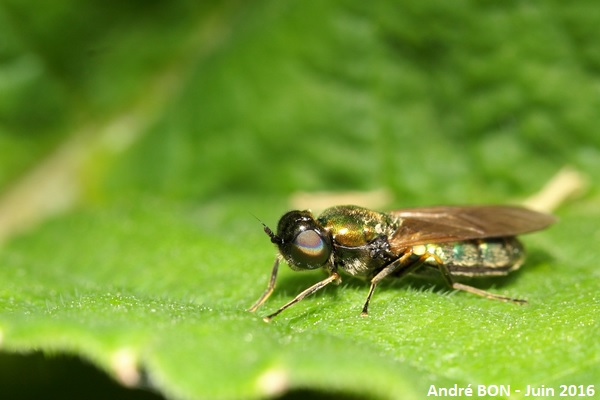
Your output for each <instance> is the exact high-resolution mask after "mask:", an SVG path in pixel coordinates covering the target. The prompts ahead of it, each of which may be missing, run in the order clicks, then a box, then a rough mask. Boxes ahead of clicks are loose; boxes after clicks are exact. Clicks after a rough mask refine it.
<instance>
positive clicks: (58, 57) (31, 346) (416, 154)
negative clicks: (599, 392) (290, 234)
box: [0, 0, 600, 398]
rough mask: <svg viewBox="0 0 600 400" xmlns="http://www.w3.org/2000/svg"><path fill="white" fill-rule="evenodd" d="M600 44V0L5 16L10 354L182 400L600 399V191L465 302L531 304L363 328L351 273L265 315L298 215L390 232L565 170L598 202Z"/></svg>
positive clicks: (6, 335) (421, 286) (410, 291)
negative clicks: (373, 194) (382, 217)
mask: <svg viewBox="0 0 600 400" xmlns="http://www.w3.org/2000/svg"><path fill="white" fill-rule="evenodd" d="M599 22H600V15H599V14H598V12H597V11H596V7H595V5H593V3H592V2H591V1H590V2H582V3H578V5H577V6H572V5H568V6H567V5H562V3H560V4H559V3H557V4H552V3H547V4H521V3H502V4H499V5H492V4H489V5H486V4H470V3H467V2H453V3H452V5H449V4H446V3H444V2H429V3H423V2H417V1H415V2H409V3H406V4H403V5H401V6H400V5H398V4H396V3H395V2H391V1H390V2H388V1H383V2H378V3H377V4H369V5H366V4H363V3H362V2H359V1H343V2H336V3H335V4H334V3H332V2H316V1H308V2H302V3H297V4H296V3H293V2H280V1H279V2H277V1H260V2H253V3H252V4H246V3H243V2H242V3H240V2H221V3H219V2H216V3H211V4H196V3H194V2H179V3H176V4H175V3H172V2H167V3H152V4H148V3H147V2H134V1H133V2H126V3H122V2H116V3H114V4H113V2H109V3H106V2H86V3H85V4H84V3H81V2H74V1H68V0H62V1H59V2H55V3H53V5H52V6H51V7H50V6H40V5H34V4H27V3H26V2H17V1H6V2H5V4H3V5H2V6H0V37H1V38H2V40H1V41H0V88H2V90H0V117H1V120H0V188H2V189H3V192H2V195H1V196H0V241H2V242H3V247H2V248H1V249H0V282H1V284H0V338H1V343H2V346H3V347H2V348H3V350H4V351H5V352H7V353H10V354H13V353H32V352H37V351H41V352H43V353H44V354H48V355H56V354H70V355H76V356H79V357H82V358H83V359H85V360H88V361H89V362H91V363H93V364H94V365H96V366H98V367H99V368H101V369H102V370H104V371H106V372H107V373H108V374H110V376H112V377H113V378H115V379H116V380H117V381H118V382H120V383H122V384H123V385H126V386H133V387H140V386H145V385H148V386H150V387H151V388H153V389H156V390H158V391H159V392H160V393H162V394H164V395H165V396H167V397H171V398H262V397H273V396H279V395H286V394H287V395H293V394H294V393H296V394H298V393H300V394H301V393H303V392H302V391H304V390H308V391H310V393H318V394H321V395H323V396H326V395H331V396H345V397H350V398H361V397H366V398H373V397H375V398H400V397H402V398H422V397H425V396H427V394H428V393H429V391H430V390H431V388H432V385H434V386H435V388H440V387H442V388H451V387H454V385H457V387H461V388H466V387H469V385H471V386H470V387H471V388H473V390H474V391H475V393H477V389H478V385H510V389H511V396H512V397H517V398H518V397H522V396H523V395H524V391H525V390H526V387H527V385H532V386H534V387H540V386H542V385H544V386H546V387H553V388H555V389H556V390H557V392H558V391H559V386H560V385H562V384H566V385H571V384H573V385H584V386H585V387H587V385H598V384H599V383H600V375H599V374H598V370H599V367H600V365H599V364H600V344H599V342H598V340H597V332H598V330H599V328H600V322H599V321H600V311H599V310H600V304H599V300H598V295H597V293H598V291H599V289H600V283H599V282H600V280H599V279H598V278H599V273H598V269H597V268H596V260H597V258H598V256H599V255H600V254H599V251H598V249H597V246H596V245H595V241H597V239H598V237H597V236H598V235H597V227H598V225H599V224H600V210H599V209H598V207H597V204H598V202H599V200H600V196H599V191H598V187H597V186H596V185H595V184H590V186H589V188H588V190H587V191H586V192H585V193H584V194H583V196H581V197H579V198H575V199H572V200H570V201H568V202H566V203H565V204H564V205H563V206H562V207H560V208H559V209H558V211H557V214H558V216H559V217H560V221H559V223H557V224H556V225H555V226H553V227H551V228H550V229H548V230H547V231H544V232H539V233H536V234H533V235H531V236H526V237H525V238H524V242H525V244H526V245H527V247H528V250H529V258H528V261H527V262H526V265H525V266H524V267H523V268H522V269H521V270H520V271H519V272H517V273H514V274H512V275H511V276H509V277H507V278H502V279H481V280H473V282H471V283H472V284H473V285H475V286H477V287H481V288H483V289H485V290H490V291H493V292H494V293H502V294H507V295H510V296H515V297H525V298H527V299H528V300H529V303H530V304H529V305H527V306H517V305H514V304H505V303H499V302H494V301H489V300H486V299H482V298H478V297H476V296H472V295H469V294H466V293H453V292H452V293H451V292H449V291H448V290H447V289H446V288H445V287H444V286H443V285H442V282H441V280H439V279H433V280H429V279H427V280H426V279H422V278H408V279H406V280H403V281H400V282H389V283H388V284H384V285H381V287H379V288H378V289H377V291H376V292H375V295H374V297H373V301H372V303H371V308H370V315H369V317H368V318H362V317H360V315H359V314H360V308H361V306H362V304H363V302H364V300H365V296H366V294H367V289H368V286H367V285H366V284H365V283H364V282H361V281H358V280H354V279H352V278H350V277H343V283H342V284H341V285H340V286H338V287H334V286H331V287H327V288H325V289H324V290H322V291H320V292H318V293H317V294H315V295H313V296H311V297H309V298H306V299H305V300H303V301H302V302H300V303H298V304H297V305H295V306H294V307H292V308H290V309H288V310H286V311H285V312H284V313H282V314H281V315H280V316H279V317H277V318H276V319H274V320H273V321H272V322H271V323H269V324H265V323H264V322H263V321H262V319H261V316H264V315H266V314H268V313H269V312H270V311H273V310H275V309H277V308H278V307H279V306H281V305H282V304H284V303H285V302H287V301H289V300H291V299H292V298H293V297H294V296H295V295H296V294H298V293H299V292H301V291H302V290H304V289H305V288H307V287H309V286H310V285H312V284H313V283H315V282H317V281H318V280H320V279H322V277H323V274H322V273H321V272H319V271H313V272H307V273H304V274H301V273H296V272H293V271H291V270H289V269H287V268H285V267H282V271H281V272H280V276H279V278H278V283H277V287H276V290H275V292H274V294H273V295H272V296H271V298H270V299H269V300H268V301H267V302H266V303H265V304H264V305H263V307H262V308H261V309H259V310H258V311H257V312H256V313H249V312H247V311H246V309H247V308H248V307H249V306H250V305H251V304H252V303H253V302H254V301H255V300H256V298H258V296H259V295H260V294H261V293H262V292H263V290H264V289H265V287H266V284H267V281H268V278H269V274H270V270H271V266H272V262H273V258H274V255H275V249H274V248H273V246H272V244H270V243H269V240H268V238H267V237H266V236H265V235H264V233H263V232H261V230H262V226H261V225H260V223H259V222H257V221H256V218H255V217H254V215H255V216H257V217H258V218H259V219H260V220H261V221H264V222H265V223H266V224H267V225H268V226H271V227H275V226H276V223H277V219H278V218H279V216H280V215H281V214H283V213H284V212H285V211H287V210H288V209H289V208H290V207H292V205H290V198H291V197H293V196H292V195H293V194H297V193H298V192H315V191H328V192H345V191H359V192H361V191H362V192H366V191H375V190H380V189H384V190H385V191H386V193H390V195H391V197H392V200H391V201H389V202H388V204H386V205H385V207H386V208H389V209H393V208H402V207H408V206H415V205H431V204H444V203H447V204H461V203H462V204H467V203H471V204H472V203H503V202H506V203H515V202H519V201H522V200H524V199H525V198H526V197H528V196H529V195H531V194H533V193H535V192H537V191H538V190H539V189H540V188H542V187H543V185H544V184H545V183H546V182H547V181H548V180H549V179H550V178H551V177H552V176H554V175H555V174H556V173H557V171H558V170H560V169H561V168H562V167H563V166H565V165H570V166H572V167H574V168H576V169H577V170H579V171H581V172H582V174H583V175H584V176H586V177H587V179H588V181H589V182H592V183H595V182H598V180H599V178H600V176H599V175H600V173H599V171H600V150H599V149H600V140H599V139H598V135H597V134H596V132H595V131H596V129H595V120H596V118H595V117H596V114H597V110H598V109H599V107H600V99H599V98H598V96H597V87H598V78H597V73H596V71H597V69H598V67H599V66H600V57H599V55H598V53H597V42H598V40H599V39H600V37H598V36H599V34H598V31H597V29H596V27H597V26H598V23H599ZM550 43H551V45H549V44H550ZM558 190H559V192H560V190H561V189H560V188H559V189H558ZM559 195H560V193H559ZM357 199H360V197H358V198H357ZM367 205H368V204H367ZM8 369H10V368H8ZM3 370H4V369H0V371H3ZM69 384H71V385H73V386H76V385H77V384H78V383H77V382H69ZM597 389H598V388H597ZM516 390H521V392H520V393H518V392H516Z"/></svg>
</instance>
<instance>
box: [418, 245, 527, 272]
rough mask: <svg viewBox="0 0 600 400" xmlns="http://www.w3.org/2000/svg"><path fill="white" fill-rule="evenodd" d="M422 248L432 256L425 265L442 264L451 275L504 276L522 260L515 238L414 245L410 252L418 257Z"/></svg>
mask: <svg viewBox="0 0 600 400" xmlns="http://www.w3.org/2000/svg"><path fill="white" fill-rule="evenodd" d="M423 247H425V252H426V253H429V254H432V255H433V256H432V257H430V258H428V259H427V261H426V263H427V264H429V265H433V266H436V265H437V264H438V263H439V261H441V262H442V263H443V264H444V265H446V266H447V267H448V270H449V271H450V273H451V274H452V275H464V276H497V275H506V274H508V273H509V272H511V271H514V270H515V269H517V268H519V267H520V266H521V264H522V263H523V260H524V258H525V251H524V249H523V245H522V244H521V243H520V242H519V241H518V240H517V239H516V238H514V237H508V238H496V239H481V240H469V241H464V242H450V243H435V244H429V245H426V246H415V248H413V253H414V254H417V255H419V252H420V251H422V250H423V249H422V248H423ZM423 254H424V253H423Z"/></svg>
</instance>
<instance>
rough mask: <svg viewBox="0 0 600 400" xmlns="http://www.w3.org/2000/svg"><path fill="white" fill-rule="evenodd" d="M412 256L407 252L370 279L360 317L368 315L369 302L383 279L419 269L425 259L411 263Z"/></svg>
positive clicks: (409, 251) (400, 275) (411, 253)
mask: <svg viewBox="0 0 600 400" xmlns="http://www.w3.org/2000/svg"><path fill="white" fill-rule="evenodd" d="M412 255H413V252H412V250H408V251H407V252H405V253H404V254H403V255H402V256H401V257H400V258H398V259H396V260H394V261H392V262H391V263H389V264H388V265H386V266H385V267H384V268H383V269H382V270H381V271H379V272H378V273H377V275H375V276H374V277H373V279H371V287H370V288H369V294H368V295H367V300H366V301H365V305H364V306H363V309H362V312H361V313H360V315H361V316H362V317H366V316H367V315H369V302H370V301H371V296H373V292H374V291H375V287H376V286H377V284H378V283H379V282H381V281H382V280H383V279H385V278H386V277H388V276H389V275H390V274H392V273H395V274H396V277H398V278H399V277H402V276H404V275H406V274H409V273H410V272H412V271H414V270H415V269H417V268H419V267H420V266H421V265H422V264H423V262H424V261H425V259H426V258H425V259H423V257H420V258H419V259H418V260H416V261H412V260H411V259H410V257H411V256H412Z"/></svg>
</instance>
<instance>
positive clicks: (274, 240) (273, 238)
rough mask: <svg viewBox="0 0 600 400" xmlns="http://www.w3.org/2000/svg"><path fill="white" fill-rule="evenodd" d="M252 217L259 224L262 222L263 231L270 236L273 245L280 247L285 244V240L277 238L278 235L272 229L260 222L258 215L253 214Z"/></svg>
mask: <svg viewBox="0 0 600 400" xmlns="http://www.w3.org/2000/svg"><path fill="white" fill-rule="evenodd" d="M252 216H253V217H254V218H256V220H257V221H258V222H260V223H261V224H262V226H263V229H264V231H265V233H266V234H267V235H269V237H270V238H271V243H275V244H276V245H280V244H283V239H281V238H280V237H279V236H277V235H276V234H274V233H273V231H272V230H271V228H269V227H268V226H267V225H266V224H265V223H264V222H262V221H261V220H260V218H258V217H257V216H256V215H254V214H252Z"/></svg>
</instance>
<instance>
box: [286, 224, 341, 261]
mask: <svg viewBox="0 0 600 400" xmlns="http://www.w3.org/2000/svg"><path fill="white" fill-rule="evenodd" d="M289 250H290V256H291V258H292V259H293V260H294V261H295V264H296V265H297V266H299V267H301V268H307V269H313V268H319V267H321V266H322V265H323V264H325V262H326V261H327V259H328V258H329V255H330V253H331V247H330V245H329V243H328V242H327V241H325V238H324V237H323V236H321V234H320V233H319V232H317V231H316V230H312V229H310V230H305V231H301V232H299V233H298V235H296V237H295V238H294V240H293V241H292V243H291V246H290V249H289Z"/></svg>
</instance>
